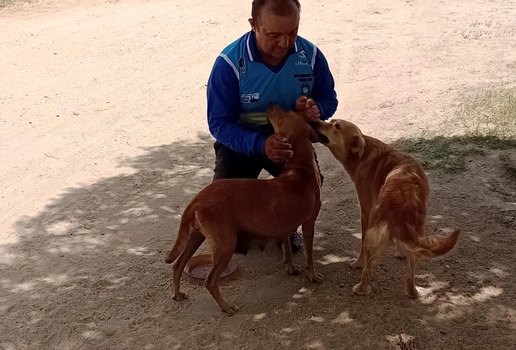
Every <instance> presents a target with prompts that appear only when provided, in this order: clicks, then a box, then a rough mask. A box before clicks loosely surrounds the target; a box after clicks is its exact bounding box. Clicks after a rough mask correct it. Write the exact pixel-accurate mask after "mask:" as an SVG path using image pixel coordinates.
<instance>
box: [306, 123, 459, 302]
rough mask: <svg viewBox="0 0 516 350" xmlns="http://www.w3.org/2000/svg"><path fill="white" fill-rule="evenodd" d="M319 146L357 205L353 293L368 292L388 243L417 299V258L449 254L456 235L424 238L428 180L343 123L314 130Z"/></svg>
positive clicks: (403, 158)
mask: <svg viewBox="0 0 516 350" xmlns="http://www.w3.org/2000/svg"><path fill="white" fill-rule="evenodd" d="M314 127H315V129H316V130H317V131H318V132H319V142H321V143H322V144H324V145H325V146H327V147H328V148H329V149H330V151H331V153H332V154H333V155H334V156H335V158H336V159H337V160H338V161H339V162H340V163H342V165H343V166H344V168H345V169H346V171H347V172H348V174H349V175H350V177H351V179H352V180H353V182H354V183H355V186H356V191H357V195H358V200H359V202H360V211H361V225H362V246H361V250H360V255H359V257H358V259H357V260H356V261H355V262H354V263H353V264H352V266H353V267H357V268H358V267H363V269H362V280H361V281H360V283H359V284H357V285H356V286H355V287H354V288H353V292H355V293H356V294H360V295H364V294H368V293H370V291H371V287H370V286H369V283H370V280H371V274H372V272H373V270H374V267H375V263H376V262H377V260H378V258H379V257H380V256H381V254H382V252H383V251H384V249H385V248H386V247H387V246H388V244H389V242H390V241H394V242H395V243H396V245H397V247H398V249H400V250H401V251H402V252H403V253H405V255H406V257H407V275H406V289H405V292H406V294H407V295H408V296H409V297H411V298H417V297H418V292H417V289H416V286H415V284H414V273H415V268H416V263H417V260H418V258H420V257H421V256H437V255H442V254H445V253H447V252H448V251H449V250H451V249H452V248H453V247H454V246H455V243H457V239H458V236H459V231H458V230H456V231H454V232H452V233H451V234H450V235H448V236H427V235H426V234H425V217H426V201H427V198H428V193H429V185H428V180H427V177H426V175H425V172H424V171H423V168H422V167H421V165H419V164H418V163H417V162H416V160H415V159H414V158H412V157H411V156H410V155H408V154H406V153H403V152H400V151H398V150H396V149H394V148H393V147H390V146H388V145H386V144H385V143H383V142H381V141H379V140H377V139H374V138H372V137H369V136H365V135H363V134H362V132H361V131H360V129H359V128H358V127H357V126H356V125H354V124H352V123H350V122H348V121H344V120H333V121H331V122H330V123H327V122H320V123H318V124H317V125H315V126H314Z"/></svg>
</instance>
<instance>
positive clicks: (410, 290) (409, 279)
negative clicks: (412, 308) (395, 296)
mask: <svg viewBox="0 0 516 350" xmlns="http://www.w3.org/2000/svg"><path fill="white" fill-rule="evenodd" d="M417 260H418V259H417V256H416V255H414V254H412V253H410V252H408V253H407V274H406V276H405V281H406V287H405V294H407V296H408V297H409V298H413V299H416V298H417V297H419V293H418V291H417V289H416V284H415V273H416V266H417Z"/></svg>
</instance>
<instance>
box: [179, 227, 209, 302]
mask: <svg viewBox="0 0 516 350" xmlns="http://www.w3.org/2000/svg"><path fill="white" fill-rule="evenodd" d="M204 240H205V237H204V236H203V235H202V233H201V232H199V231H197V230H192V231H191V232H190V236H189V237H188V240H187V241H186V245H185V248H184V250H183V252H182V253H181V255H179V258H178V259H177V260H176V261H175V262H174V264H173V265H172V271H173V279H174V281H173V294H172V299H174V300H183V299H186V294H185V293H183V292H181V291H180V290H179V285H180V283H181V274H182V273H183V270H184V269H185V266H186V263H187V262H188V260H190V258H191V257H192V255H194V253H195V252H196V251H197V249H199V247H200V246H201V244H202V242H204Z"/></svg>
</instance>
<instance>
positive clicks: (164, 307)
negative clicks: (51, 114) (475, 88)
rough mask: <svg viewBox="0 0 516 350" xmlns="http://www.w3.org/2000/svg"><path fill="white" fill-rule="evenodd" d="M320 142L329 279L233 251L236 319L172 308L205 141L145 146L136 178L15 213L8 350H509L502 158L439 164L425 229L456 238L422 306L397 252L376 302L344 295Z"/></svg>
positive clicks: (7, 279) (332, 193) (507, 215)
mask: <svg viewBox="0 0 516 350" xmlns="http://www.w3.org/2000/svg"><path fill="white" fill-rule="evenodd" d="M316 149H317V152H318V154H319V159H320V163H321V169H322V171H323V173H324V175H325V185H324V188H323V207H322V210H321V213H320V216H319V220H318V223H317V227H316V231H317V237H316V253H315V254H316V256H315V257H316V260H317V263H316V264H317V267H318V269H319V271H320V272H322V273H323V274H324V275H325V282H324V283H323V284H322V285H313V284H310V283H309V282H308V281H307V280H306V278H305V277H304V276H295V277H290V276H288V275H287V274H286V273H285V271H284V267H283V266H282V263H281V259H280V252H279V251H278V250H276V249H275V248H271V249H267V250H266V251H265V252H255V251H253V252H250V254H249V255H248V256H238V257H237V260H238V263H239V266H240V271H239V273H238V275H237V276H236V277H235V278H234V279H233V280H228V281H226V282H224V286H223V288H222V293H223V294H224V295H225V296H226V297H227V299H228V300H230V301H235V303H236V304H237V305H239V306H240V307H241V311H240V312H239V313H238V314H236V315H235V316H233V317H227V316H225V315H223V314H221V313H220V312H219V310H218V308H217V307H216V304H215V302H214V301H213V300H212V298H211V296H209V294H208V292H207V291H206V290H205V289H204V288H203V287H202V286H200V285H198V284H195V283H188V281H185V282H183V286H184V288H185V291H186V292H187V294H188V295H189V299H188V300H186V301H184V302H181V303H176V302H174V301H172V300H171V293H170V289H169V288H170V273H169V269H170V266H169V265H165V264H164V263H163V262H162V258H163V256H164V254H165V253H166V251H167V250H168V249H169V248H170V246H171V244H172V243H173V240H174V238H175V235H176V230H177V227H178V223H179V220H180V215H181V213H182V210H183V208H184V207H185V205H186V204H187V202H188V201H189V200H190V198H191V197H192V196H193V195H194V194H195V193H197V192H198V191H199V190H200V189H201V188H202V187H204V186H205V185H206V184H208V183H209V182H210V181H211V176H212V170H211V169H212V165H213V149H212V141H211V138H210V137H209V136H208V135H199V138H198V141H196V142H186V143H185V142H181V143H172V144H170V145H164V146H160V147H153V148H149V149H147V150H146V151H147V152H146V153H145V154H144V155H143V156H140V157H136V158H134V159H131V160H130V161H129V162H127V163H124V164H121V166H130V167H132V168H134V169H135V172H134V173H133V174H131V175H124V176H117V177H113V178H105V179H99V181H98V182H97V183H95V184H93V185H91V186H85V187H80V188H70V189H69V190H68V191H67V192H66V193H63V194H62V196H61V197H59V198H56V199H55V200H54V201H53V202H52V203H49V205H48V206H47V207H46V208H44V209H43V210H42V211H41V213H40V214H39V215H38V216H36V217H25V218H20V220H19V221H18V223H17V236H18V240H17V241H16V242H15V243H13V244H11V245H7V246H3V247H2V250H3V251H4V254H3V257H1V258H0V272H1V277H0V314H2V315H3V317H2V318H1V320H0V325H1V329H2V331H1V332H0V334H1V335H0V347H1V348H5V349H128V348H131V349H165V348H166V349H179V348H181V349H194V348H209V349H219V348H220V349H235V348H245V349H263V348H265V347H269V348H274V349H276V348H292V349H300V348H311V349H350V348H357V349H364V348H374V349H381V348H389V347H398V348H424V349H443V348H450V349H451V348H454V349H459V348H467V349H485V348H497V349H501V348H508V346H509V344H511V343H513V342H514V334H515V331H516V301H515V300H516V298H515V295H514V292H515V279H514V275H513V271H514V268H515V261H514V247H515V246H516V244H515V243H516V230H515V222H514V216H515V213H516V211H515V204H514V202H516V195H515V193H516V185H515V183H514V181H512V178H511V176H510V174H508V173H506V172H504V171H505V170H506V169H507V167H506V166H505V165H504V164H507V163H504V159H506V158H503V157H499V156H497V155H495V154H494V153H490V152H494V151H486V153H484V154H471V155H467V157H470V158H468V159H467V160H466V161H467V163H466V164H467V167H466V169H465V171H464V172H462V173H459V174H447V173H444V172H441V171H439V170H430V172H429V178H430V182H431V186H432V197H431V200H430V203H429V230H432V231H436V232H437V231H440V230H444V229H448V228H452V227H457V228H460V229H461V231H462V235H461V238H460V240H459V244H458V247H457V249H456V250H454V251H453V252H452V253H451V254H450V255H448V256H446V257H443V258H440V259H437V260H433V261H427V262H423V263H422V264H421V266H420V268H419V270H418V277H417V281H416V282H417V283H418V286H419V287H420V292H421V294H422V296H421V298H420V299H419V300H415V301H414V300H410V299H408V298H406V297H405V296H404V294H403V270H404V262H403V261H400V260H396V259H394V258H393V256H392V254H388V256H386V257H385V258H384V259H383V263H382V265H381V266H380V267H379V269H378V271H377V273H376V275H375V279H374V282H373V283H374V284H373V293H372V294H371V295H369V296H367V297H357V296H354V295H353V294H352V293H351V288H352V286H353V285H354V284H355V283H357V281H358V280H359V271H354V270H351V269H350V268H349V267H348V262H349V261H350V260H351V259H352V258H353V257H355V256H356V252H357V251H358V248H359V243H360V241H359V238H360V234H359V231H358V230H359V220H358V205H357V201H356V199H355V194H354V189H353V187H352V184H351V183H350V181H349V178H348V177H347V175H346V174H345V173H344V169H343V168H342V167H341V166H340V164H337V163H336V161H334V160H333V158H331V155H330V154H329V152H328V150H327V149H325V148H324V147H322V146H320V145H317V146H316ZM509 151H511V152H513V151H514V149H511V148H509ZM509 159H510V158H509ZM296 260H298V261H299V262H301V261H302V256H300V255H297V256H296Z"/></svg>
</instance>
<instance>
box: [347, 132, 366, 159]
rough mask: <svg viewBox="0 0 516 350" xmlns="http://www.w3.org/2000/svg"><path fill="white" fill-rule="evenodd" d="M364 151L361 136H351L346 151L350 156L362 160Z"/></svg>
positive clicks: (363, 140)
mask: <svg viewBox="0 0 516 350" xmlns="http://www.w3.org/2000/svg"><path fill="white" fill-rule="evenodd" d="M364 149H365V139H364V138H363V137H362V136H352V137H351V139H350V140H349V144H348V150H349V152H350V153H351V154H354V155H357V156H358V158H362V156H363V155H364Z"/></svg>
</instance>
